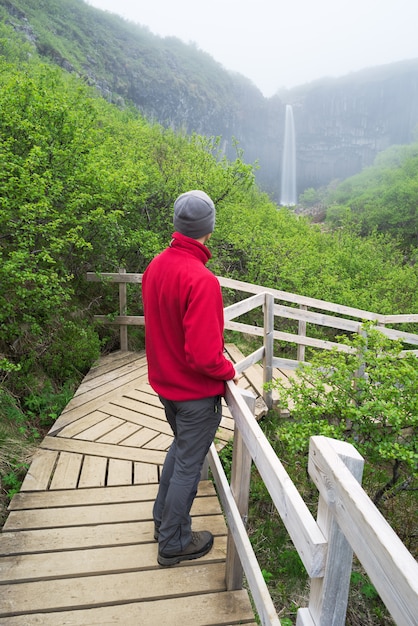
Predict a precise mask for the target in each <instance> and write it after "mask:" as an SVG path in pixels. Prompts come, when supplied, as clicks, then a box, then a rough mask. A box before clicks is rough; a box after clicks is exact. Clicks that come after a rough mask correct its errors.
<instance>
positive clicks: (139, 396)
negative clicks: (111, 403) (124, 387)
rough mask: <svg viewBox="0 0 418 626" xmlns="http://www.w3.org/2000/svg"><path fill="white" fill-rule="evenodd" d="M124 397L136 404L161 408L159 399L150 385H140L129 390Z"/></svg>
mask: <svg viewBox="0 0 418 626" xmlns="http://www.w3.org/2000/svg"><path fill="white" fill-rule="evenodd" d="M125 397H126V398H130V399H132V400H136V401H137V402H141V403H144V404H150V405H152V406H155V407H158V408H162V406H161V402H160V399H159V398H158V396H157V394H156V393H155V391H154V390H153V389H152V388H151V386H150V385H141V386H140V387H138V388H137V389H130V390H129V391H128V392H127V393H126V394H125Z"/></svg>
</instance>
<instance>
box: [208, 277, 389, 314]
mask: <svg viewBox="0 0 418 626" xmlns="http://www.w3.org/2000/svg"><path fill="white" fill-rule="evenodd" d="M217 278H218V280H219V284H220V285H221V287H230V288H231V289H237V290H238V291H243V292H244V293H263V292H266V293H271V294H272V295H273V296H274V297H275V298H276V299H277V300H282V301H283V302H293V303H294V304H304V305H306V306H307V307H308V308H312V309H320V310H323V311H332V312H333V313H339V314H341V315H347V316H348V317H356V318H358V319H359V320H377V321H379V322H382V321H383V320H384V316H383V315H379V314H378V313H371V312H370V311H363V310H362V309H355V308H353V307H349V306H345V305H343V304H335V303H333V302H326V301H325V300H318V299H317V298H310V297H308V296H301V295H299V294H295V293H288V292H287V291H280V290H279V289H273V288H272V287H263V286H260V285H252V284H251V283H246V282H244V281H241V280H235V279H234V278H224V277H221V276H218V277H217Z"/></svg>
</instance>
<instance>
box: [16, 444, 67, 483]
mask: <svg viewBox="0 0 418 626" xmlns="http://www.w3.org/2000/svg"><path fill="white" fill-rule="evenodd" d="M57 458H58V453H57V452H54V451H51V450H37V451H36V452H35V456H34V457H33V460H32V463H31V464H30V466H29V469H28V472H27V474H26V476H25V478H24V480H23V483H22V486H21V491H33V490H38V491H43V490H45V489H47V488H48V484H49V481H50V478H51V474H52V472H53V469H54V466H55V463H56V460H57Z"/></svg>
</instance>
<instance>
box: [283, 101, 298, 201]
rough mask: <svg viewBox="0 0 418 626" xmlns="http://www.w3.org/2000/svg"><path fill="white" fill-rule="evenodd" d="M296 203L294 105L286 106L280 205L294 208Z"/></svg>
mask: <svg viewBox="0 0 418 626" xmlns="http://www.w3.org/2000/svg"><path fill="white" fill-rule="evenodd" d="M296 201H297V193H296V141H295V122H294V119H293V108H292V105H291V104H286V118H285V125H284V145H283V158H282V185H281V194H280V204H282V205H283V206H294V205H295V204H296Z"/></svg>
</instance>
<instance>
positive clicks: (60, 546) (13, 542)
mask: <svg viewBox="0 0 418 626" xmlns="http://www.w3.org/2000/svg"><path fill="white" fill-rule="evenodd" d="M192 524H193V530H197V531H199V530H205V529H207V528H208V526H210V530H211V532H212V533H213V534H214V535H215V536H223V535H226V533H227V528H226V524H225V519H224V516H223V515H222V513H219V514H218V515H211V516H210V517H208V516H207V515H200V516H193V518H192ZM152 542H154V522H153V520H151V519H148V520H146V521H134V522H129V521H128V522H120V523H112V524H97V525H94V526H70V527H62V528H41V529H36V530H19V531H12V530H11V531H4V532H2V533H1V534H0V555H2V556H13V555H20V554H42V553H43V552H60V551H62V550H76V549H78V550H81V549H86V548H100V547H104V546H123V545H132V544H140V543H152Z"/></svg>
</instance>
